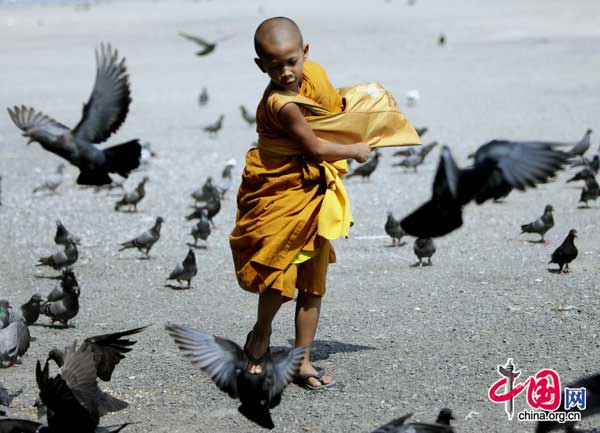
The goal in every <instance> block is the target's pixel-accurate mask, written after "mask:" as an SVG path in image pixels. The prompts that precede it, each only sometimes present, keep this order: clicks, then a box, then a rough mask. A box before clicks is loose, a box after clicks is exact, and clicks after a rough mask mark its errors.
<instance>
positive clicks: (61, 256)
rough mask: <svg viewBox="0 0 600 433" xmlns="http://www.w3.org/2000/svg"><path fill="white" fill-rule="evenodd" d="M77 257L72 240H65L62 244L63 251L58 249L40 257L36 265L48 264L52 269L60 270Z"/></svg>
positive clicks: (75, 246)
mask: <svg viewBox="0 0 600 433" xmlns="http://www.w3.org/2000/svg"><path fill="white" fill-rule="evenodd" d="M78 258H79V251H78V250H77V245H75V243H74V242H73V241H67V242H66V243H65V245H64V251H59V252H56V253H54V254H52V255H51V256H46V257H40V259H39V261H38V263H37V264H36V266H49V267H51V268H52V269H54V270H57V271H59V270H61V269H63V268H66V267H67V266H71V265H73V264H74V263H75V262H76V261H77V259H78Z"/></svg>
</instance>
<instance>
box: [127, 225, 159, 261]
mask: <svg viewBox="0 0 600 433" xmlns="http://www.w3.org/2000/svg"><path fill="white" fill-rule="evenodd" d="M163 223H164V220H163V218H162V217H158V218H156V221H155V222H154V225H153V226H152V227H151V228H150V229H149V230H146V231H145V232H144V233H142V234H141V235H139V236H137V237H136V238H134V239H132V240H130V241H127V242H123V243H122V244H121V249H120V250H119V251H123V250H126V249H127V248H137V249H138V250H139V251H140V252H141V253H144V254H145V255H146V257H149V254H150V249H151V248H152V247H153V246H154V244H155V243H156V242H157V241H158V240H159V239H160V228H161V227H162V224H163Z"/></svg>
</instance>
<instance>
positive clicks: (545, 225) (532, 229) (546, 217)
mask: <svg viewBox="0 0 600 433" xmlns="http://www.w3.org/2000/svg"><path fill="white" fill-rule="evenodd" d="M552 212H554V208H553V207H552V205H549V204H547V205H546V207H545V208H544V213H543V215H542V216H541V217H539V218H538V219H536V220H535V221H534V222H532V223H529V224H524V225H522V226H521V234H523V233H538V234H539V235H540V236H541V237H542V238H541V239H540V242H544V235H545V234H546V232H547V231H548V230H550V229H551V228H552V227H554V217H553V216H552Z"/></svg>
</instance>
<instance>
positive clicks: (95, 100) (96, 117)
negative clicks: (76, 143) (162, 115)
mask: <svg viewBox="0 0 600 433" xmlns="http://www.w3.org/2000/svg"><path fill="white" fill-rule="evenodd" d="M96 63H97V69H96V82H95V83H94V89H93V90H92V94H91V95H90V98H89V100H88V102H87V103H86V104H85V105H84V106H83V114H82V117H81V120H80V121H79V123H78V124H77V126H76V127H75V129H74V134H75V137H77V138H79V139H81V140H83V141H86V142H92V143H102V142H103V141H105V140H106V139H107V138H108V137H110V135H111V134H113V133H114V132H116V131H117V130H118V129H119V127H120V126H121V124H122V123H123V122H124V121H125V118H126V117H127V112H128V111H129V103H130V102H131V96H130V91H129V76H128V75H127V68H126V67H125V58H123V59H121V61H119V59H118V52H117V50H116V49H115V50H113V49H112V48H111V46H110V44H108V45H106V46H105V45H104V44H102V45H101V46H100V51H99V52H98V50H96Z"/></svg>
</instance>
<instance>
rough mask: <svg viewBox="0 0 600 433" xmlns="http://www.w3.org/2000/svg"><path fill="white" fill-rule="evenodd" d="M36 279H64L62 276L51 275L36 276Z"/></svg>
mask: <svg viewBox="0 0 600 433" xmlns="http://www.w3.org/2000/svg"><path fill="white" fill-rule="evenodd" d="M33 277H34V278H39V279H43V280H60V279H62V274H61V275H54V276H50V275H34V276H33Z"/></svg>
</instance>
